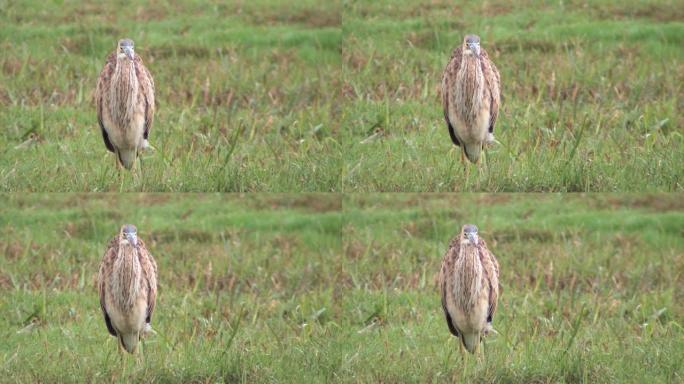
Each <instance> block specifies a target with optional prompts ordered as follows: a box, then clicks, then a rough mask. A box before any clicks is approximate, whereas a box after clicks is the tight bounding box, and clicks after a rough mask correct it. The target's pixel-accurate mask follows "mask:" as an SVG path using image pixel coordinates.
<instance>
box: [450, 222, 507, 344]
mask: <svg viewBox="0 0 684 384" xmlns="http://www.w3.org/2000/svg"><path fill="white" fill-rule="evenodd" d="M439 286H440V289H441V293H442V309H443V310H444V315H445V316H446V322H447V326H448V327H449V331H451V333H452V334H453V335H454V336H456V337H458V338H459V339H460V341H461V343H460V344H461V345H462V346H463V347H465V349H466V350H467V351H468V352H470V353H475V352H477V351H478V350H479V346H480V341H481V339H482V336H484V335H487V334H488V333H489V332H490V331H492V330H493V329H494V328H492V319H493V317H494V313H495V312H496V303H497V298H498V296H499V263H498V261H496V258H495V257H494V254H493V253H491V252H490V251H489V249H487V244H486V243H485V241H484V240H482V239H480V238H479V237H478V235H477V227H476V226H474V225H472V224H466V225H464V226H463V228H461V233H460V234H459V235H458V236H457V237H455V238H454V239H452V240H451V243H450V244H449V249H448V250H447V252H446V254H445V255H444V260H443V261H442V269H441V270H440V273H439Z"/></svg>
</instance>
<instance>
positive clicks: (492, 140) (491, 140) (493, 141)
mask: <svg viewBox="0 0 684 384" xmlns="http://www.w3.org/2000/svg"><path fill="white" fill-rule="evenodd" d="M494 144H497V145H501V142H500V141H499V140H497V139H496V137H494V134H493V133H491V132H487V137H486V138H485V146H493V145H494Z"/></svg>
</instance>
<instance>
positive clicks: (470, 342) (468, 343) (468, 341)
mask: <svg viewBox="0 0 684 384" xmlns="http://www.w3.org/2000/svg"><path fill="white" fill-rule="evenodd" d="M461 341H462V342H463V346H464V347H465V349H466V350H467V351H468V352H470V353H475V351H476V350H477V347H478V346H479V344H480V333H479V332H478V333H468V334H463V333H461Z"/></svg>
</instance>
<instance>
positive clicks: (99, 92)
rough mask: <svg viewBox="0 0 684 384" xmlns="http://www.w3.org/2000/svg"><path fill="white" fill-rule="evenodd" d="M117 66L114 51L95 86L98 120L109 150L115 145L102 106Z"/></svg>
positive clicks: (112, 149) (108, 57) (111, 150)
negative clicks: (106, 127)
mask: <svg viewBox="0 0 684 384" xmlns="http://www.w3.org/2000/svg"><path fill="white" fill-rule="evenodd" d="M115 67H116V54H115V53H112V54H110V55H109V56H107V62H106V63H105V65H104V68H102V71H101V72H100V77H99V78H98V79H97V87H96V88H95V106H96V107H97V122H98V123H100V131H102V140H104V143H105V146H106V147H107V150H109V151H110V152H114V146H113V145H112V142H111V141H109V135H107V130H106V129H105V126H104V122H103V120H102V119H103V118H102V108H103V102H104V100H103V98H104V95H105V94H107V93H108V92H109V86H110V81H111V78H112V74H113V73H114V68H115Z"/></svg>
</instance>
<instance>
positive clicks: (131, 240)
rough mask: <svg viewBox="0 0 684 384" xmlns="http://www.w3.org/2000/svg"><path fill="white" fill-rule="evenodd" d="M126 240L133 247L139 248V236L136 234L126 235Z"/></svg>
mask: <svg viewBox="0 0 684 384" xmlns="http://www.w3.org/2000/svg"><path fill="white" fill-rule="evenodd" d="M126 239H127V240H128V242H129V243H130V244H131V245H132V246H134V247H137V246H138V235H137V234H135V233H128V234H126Z"/></svg>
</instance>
